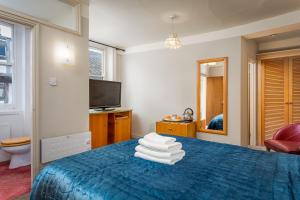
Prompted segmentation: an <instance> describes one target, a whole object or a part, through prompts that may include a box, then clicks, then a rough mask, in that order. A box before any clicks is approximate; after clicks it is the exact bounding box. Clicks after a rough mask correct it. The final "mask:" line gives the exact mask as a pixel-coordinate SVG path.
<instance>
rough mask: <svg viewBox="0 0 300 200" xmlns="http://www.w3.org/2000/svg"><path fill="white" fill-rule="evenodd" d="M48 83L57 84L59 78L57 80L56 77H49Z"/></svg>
mask: <svg viewBox="0 0 300 200" xmlns="http://www.w3.org/2000/svg"><path fill="white" fill-rule="evenodd" d="M48 83H49V85H50V86H57V80H56V77H50V78H49V79H48Z"/></svg>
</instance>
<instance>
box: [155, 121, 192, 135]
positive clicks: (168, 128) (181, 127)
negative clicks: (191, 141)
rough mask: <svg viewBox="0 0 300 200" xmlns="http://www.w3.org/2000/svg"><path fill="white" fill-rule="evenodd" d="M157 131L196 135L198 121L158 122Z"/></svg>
mask: <svg viewBox="0 0 300 200" xmlns="http://www.w3.org/2000/svg"><path fill="white" fill-rule="evenodd" d="M156 132H157V133H163V134H169V135H175V136H182V137H193V138H194V137H196V122H190V123H178V122H163V121H160V122H156Z"/></svg>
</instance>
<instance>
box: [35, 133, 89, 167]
mask: <svg viewBox="0 0 300 200" xmlns="http://www.w3.org/2000/svg"><path fill="white" fill-rule="evenodd" d="M41 149H42V155H41V158H42V163H47V162H50V161H53V160H56V159H60V158H63V157H66V156H71V155H74V154H78V153H82V152H84V151H88V150H91V133H90V132H86V133H78V134H71V135H67V136H61V137H54V138H47V139H42V140H41Z"/></svg>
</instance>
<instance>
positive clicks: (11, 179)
mask: <svg viewBox="0 0 300 200" xmlns="http://www.w3.org/2000/svg"><path fill="white" fill-rule="evenodd" d="M8 165H9V163H8V162H5V163H0V200H12V199H15V198H17V197H20V196H22V195H24V194H26V193H28V192H30V190H31V178H30V171H31V169H30V166H25V167H19V168H16V169H8Z"/></svg>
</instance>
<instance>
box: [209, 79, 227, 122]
mask: <svg viewBox="0 0 300 200" xmlns="http://www.w3.org/2000/svg"><path fill="white" fill-rule="evenodd" d="M206 80H207V83H206V84H207V89H206V91H207V92H206V123H209V122H210V121H211V120H212V119H213V118H214V117H215V116H217V115H219V114H221V113H223V103H224V102H223V77H222V76H219V77H207V79H206Z"/></svg>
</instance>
